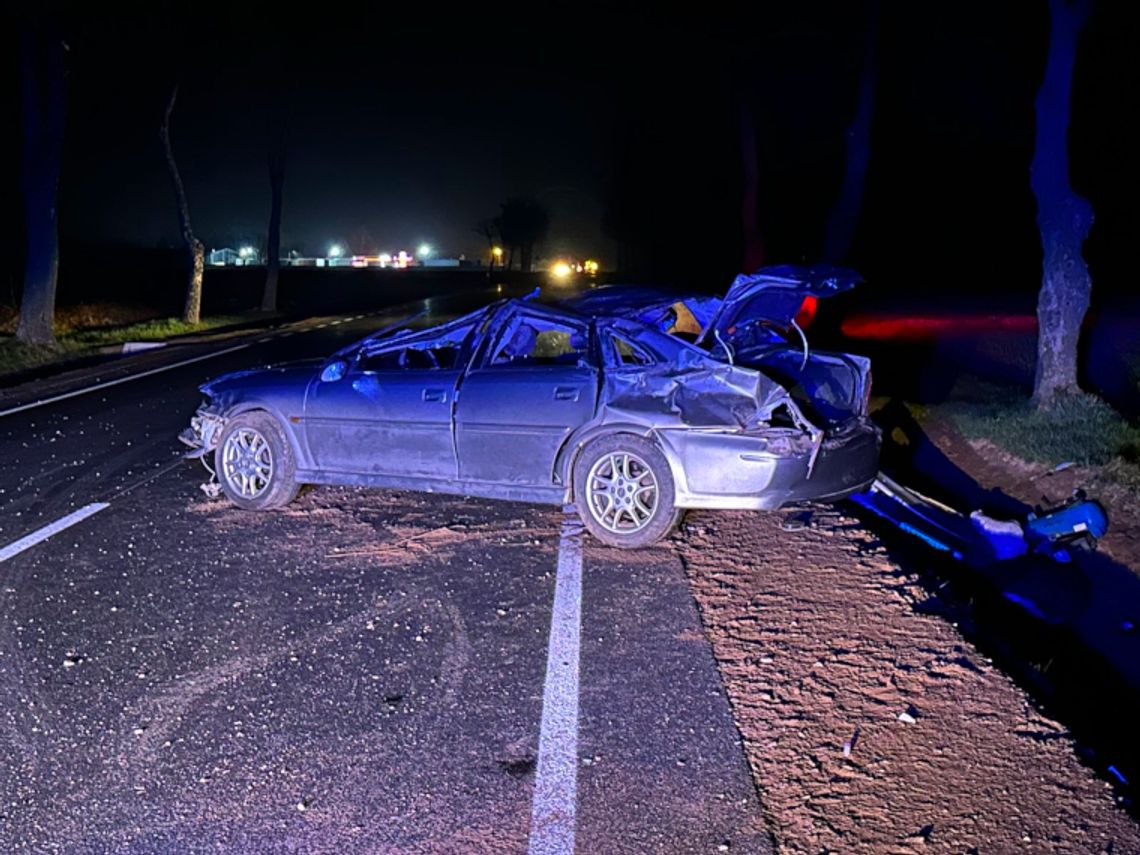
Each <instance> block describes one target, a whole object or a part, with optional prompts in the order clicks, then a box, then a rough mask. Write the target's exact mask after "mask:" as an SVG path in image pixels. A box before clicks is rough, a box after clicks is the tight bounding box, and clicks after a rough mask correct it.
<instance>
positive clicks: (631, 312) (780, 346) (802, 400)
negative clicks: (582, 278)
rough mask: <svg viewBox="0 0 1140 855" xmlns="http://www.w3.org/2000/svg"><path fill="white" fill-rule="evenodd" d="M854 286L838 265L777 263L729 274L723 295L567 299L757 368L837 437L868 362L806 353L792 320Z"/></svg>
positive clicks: (856, 417) (866, 384)
mask: <svg viewBox="0 0 1140 855" xmlns="http://www.w3.org/2000/svg"><path fill="white" fill-rule="evenodd" d="M860 281H861V277H860V276H859V274H857V273H855V272H854V271H851V270H845V269H843V268H838V267H830V266H826V265H817V266H814V267H804V266H796V265H780V266H775V267H764V268H761V269H760V270H758V271H756V272H755V273H753V274H749V275H741V276H738V277H736V280H735V281H734V282H733V283H732V285H731V287H730V288H729V289H728V292H727V293H726V294H725V295H724V297H723V298H720V297H712V296H707V295H677V294H674V293H670V292H669V291H666V290H662V289H656V288H652V287H645V286H620V285H619V286H608V287H604V288H599V289H597V290H594V291H591V292H587V293H586V294H583V295H581V296H580V297H578V298H575V299H574V300H571V301H569V302H570V305H571V306H572V307H573V308H574V309H576V310H577V311H580V312H584V313H586V314H597V315H616V316H619V317H626V318H630V319H633V320H637V321H640V322H641V323H644V324H647V325H648V326H651V327H654V328H656V329H658V330H660V331H661V332H667V333H671V334H673V335H676V336H679V337H682V338H686V339H688V340H690V341H695V342H696V343H697V344H698V345H699V346H700V347H702V348H704V349H705V350H706V351H708V352H709V353H710V354H711V355H712V356H714V357H715V358H717V359H719V360H721V361H723V362H729V363H731V364H734V365H743V366H745V367H748V368H753V369H755V370H757V371H760V372H762V373H763V374H765V375H766V376H768V377H769V378H771V379H772V380H774V381H776V382H777V383H779V384H780V385H781V386H783V387H784V388H785V389H786V390H787V391H788V393H789V394H790V395H791V397H792V399H793V400H794V401H795V402H796V404H797V405H798V406H799V407H800V409H801V410H802V411H803V413H804V415H805V416H807V417H808V418H809V419H811V421H812V422H813V423H814V424H816V425H818V426H819V427H821V428H823V429H825V430H827V431H828V432H830V433H837V432H842V430H843V428H844V426H846V425H849V424H852V423H855V422H858V421H860V420H862V419H863V418H864V417H865V416H866V415H867V405H868V400H869V397H870V390H871V363H870V360H868V359H866V358H864V357H861V356H855V355H853V354H848V353H830V352H826V351H815V350H812V348H811V346H810V343H809V341H808V338H807V335H806V333H805V332H804V331H803V329H801V328H800V327H799V325H798V324H797V323H796V315H797V313H798V312H799V311H800V309H801V307H802V306H803V305H804V301H805V300H806V299H808V298H811V299H816V300H818V299H822V298H826V297H830V296H833V295H835V294H841V293H843V292H845V291H848V290H850V289H851V288H854V287H855V285H856V284H858V283H859V282H860Z"/></svg>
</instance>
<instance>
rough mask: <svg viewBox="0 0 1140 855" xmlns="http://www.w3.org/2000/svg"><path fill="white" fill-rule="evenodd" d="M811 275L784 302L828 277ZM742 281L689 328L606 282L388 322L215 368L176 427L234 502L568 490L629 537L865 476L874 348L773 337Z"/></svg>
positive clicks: (604, 523) (600, 523)
mask: <svg viewBox="0 0 1140 855" xmlns="http://www.w3.org/2000/svg"><path fill="white" fill-rule="evenodd" d="M801 287H802V288H803V289H804V290H803V291H802V292H801V294H800V297H799V300H798V301H796V300H792V299H791V297H790V296H789V297H788V299H787V300H785V301H783V302H788V303H789V304H790V302H796V303H797V305H798V304H799V303H800V302H802V300H803V296H804V294H805V293H809V292H811V291H812V289H813V288H814V289H815V290H819V287H820V286H819V284H818V283H815V284H814V285H813V284H812V283H810V282H809V283H806V284H805V283H802V282H801ZM789 288H790V290H792V291H794V290H795V289H794V287H791V286H789ZM745 290H747V289H745ZM763 290H764V289H763V288H761V289H760V291H763ZM735 291H736V293H735V295H734V293H733V290H730V292H729V294H728V295H726V298H725V299H724V300H723V301H719V300H718V301H717V302H716V304H715V305H714V304H712V303H704V304H699V303H697V302H694V306H695V307H696V312H693V311H692V310H689V312H688V315H689V316H688V317H686V318H685V319H684V320H683V323H682V324H681V325H682V326H686V327H687V329H688V332H687V334H682V331H681V330H678V329H675V328H676V327H677V326H678V322H677V320H676V318H674V320H673V321H671V322H670V323H669V324H668V325H667V327H666V326H663V320H662V318H663V316H664V314H665V313H661V314H662V318H658V319H657V321H654V320H653V319H652V318H647V317H645V316H644V315H645V312H646V311H647V308H646V304H645V302H644V301H642V302H641V304H640V306H641V308H640V310H639V309H637V308H636V307H635V306H634V305H633V304H634V303H636V302H637V301H633V300H631V299H630V295H629V294H626V295H625V297H624V298H622V297H621V296H620V295H619V294H618V293H616V292H614V291H610V290H609V289H607V288H601V289H598V290H597V291H594V292H590V294H589V295H587V297H589V298H590V299H589V300H587V299H583V304H582V305H581V306H579V307H577V308H575V307H568V306H558V307H551V306H543V305H538V304H535V303H533V302H529V301H526V300H513V299H512V300H501V301H498V302H496V303H493V304H491V305H489V306H487V307H486V308H483V309H480V310H478V311H476V312H473V313H471V314H469V315H466V316H464V317H461V318H458V319H457V320H453V321H450V322H449V323H445V324H442V325H440V326H437V327H433V328H431V329H428V330H423V331H415V330H411V329H408V328H393V329H387V330H382V331H381V332H379V333H377V334H374V335H372V336H369V337H368V338H365V339H364V340H362V341H360V342H358V343H356V344H353V345H351V346H349V347H347V348H345V349H343V350H341V351H339V352H338V353H336V354H334V355H333V356H332V357H330V358H328V359H326V360H323V361H317V362H305V363H295V364H286V365H281V366H276V367H274V366H271V367H267V368H263V369H258V370H253V371H242V372H237V373H233V374H227V375H224V376H222V377H219V378H216V379H214V380H212V381H210V382H208V383H206V384H204V385H203V386H202V387H201V390H202V392H203V393H204V394H205V396H206V400H205V402H204V403H203V404H202V406H201V407H200V408H199V409H198V411H197V413H196V414H195V415H194V417H193V419H192V422H191V427H190V428H188V429H187V430H186V431H184V432H183V434H182V436H181V438H182V440H183V441H184V442H186V443H187V444H188V445H190V446H191V447H192V451H190V452H189V453H188V455H187V456H189V457H198V458H200V459H202V460H203V462H204V463H206V464H207V466H209V465H210V461H211V459H212V464H213V465H212V471H214V472H216V475H217V478H218V481H219V484H220V489H221V491H222V492H224V494H225V495H226V496H227V497H228V498H229V499H230V500H231V501H232V502H233V503H234V504H236V505H237V506H239V507H242V508H247V509H251V510H263V509H269V508H277V507H281V506H283V505H285V504H287V503H288V502H289V501H291V500H292V499H293V498H294V497H295V496H296V495H297V492H298V490H299V488H300V487H301V485H303V484H342V485H362V486H371V487H386V488H396V489H410V490H421V491H438V492H443V493H454V494H462V495H471V496H481V497H487V498H495V499H514V500H522V501H532V502H544V503H550V504H573V505H575V506H576V508H577V510H578V513H579V514H580V515H581V517H582V520H583V522H584V524H585V526H586V527H587V529H588V530H589V531H590V532H591V533H592V534H593V535H594V536H595V537H597V538H598V539H599V540H601V541H602V542H604V543H606V544H609V545H612V546H620V547H639V546H645V545H648V544H651V543H654V542H656V541H657V540H659V539H661V538H662V537H664V536H665V535H666V534H668V533H669V532H670V531H671V530H672V529H673V528H674V526H675V525H676V524H677V523H678V521H679V519H680V516H681V514H682V513H683V512H684V511H685V509H688V508H720V509H754V510H769V509H775V508H779V507H781V506H783V505H786V504H788V503H791V502H797V501H802V500H809V499H810V500H833V499H839V498H842V497H845V496H847V495H850V494H851V493H853V492H856V491H859V490H862V489H864V488H865V487H867V485H869V484H870V483H871V482H872V481H873V480H874V478H875V474H876V471H877V468H878V450H879V432H878V430H877V428H875V427H874V426H873V425H872V424H871V423H870V422H869V421H868V419H867V394H868V390H869V382H870V378H869V371H868V370H867V366H866V363H865V361H861V360H859V358H858V357H846V356H836V355H824V354H814V353H809V352H808V350H807V347H806V344H805V345H804V347H803V348H802V349H797V348H796V345H795V344H794V343H793V342H790V341H789V340H788V339H787V338H781V339H780V342H779V343H777V341H776V331H775V328H774V327H775V326H778V325H779V321H778V318H770V317H769V318H765V317H764V316H763V315H764V314H765V313H768V314H770V313H771V312H770V311H769V310H765V309H764V308H763V306H762V304H763V303H764V301H763V300H757V299H755V298H756V297H757V293H759V292H757V293H748V294H746V293H745V292H744V291H742V290H741V289H739V288H736V289H735ZM607 294H608V296H607ZM783 296H787V295H781V297H783ZM714 299H715V298H714ZM607 301H609V302H607ZM775 302H778V303H780V302H781V301H780V300H777V301H775ZM602 304H605V305H606V310H605V311H601V310H600V309H599V308H598V307H599V306H600V305H602ZM781 304H782V303H781ZM658 309H660V307H658ZM671 311H673V312H674V315H675V314H676V310H673V309H671ZM698 315H699V316H698ZM780 317H782V315H781V316H780ZM702 318H703V319H704V322H703V323H702V320H701V319H702ZM765 323H768V324H771V325H773V329H772V330H771V331H770V332H771V333H772V340H771V341H767V340H766V338H765V337H766V336H768V332H765V327H764V324H765ZM686 338H688V339H691V340H686ZM709 342H711V344H710V343H709ZM793 357H795V358H793ZM797 360H799V361H797Z"/></svg>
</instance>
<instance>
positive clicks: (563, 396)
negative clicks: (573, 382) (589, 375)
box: [554, 386, 581, 401]
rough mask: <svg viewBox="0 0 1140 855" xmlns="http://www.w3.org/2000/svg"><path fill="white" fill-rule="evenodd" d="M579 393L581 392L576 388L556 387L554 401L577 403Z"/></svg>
mask: <svg viewBox="0 0 1140 855" xmlns="http://www.w3.org/2000/svg"><path fill="white" fill-rule="evenodd" d="M580 392H581V390H580V389H579V388H578V387H577V386H556V387H555V389H554V400H556V401H577V400H578V395H579V393H580Z"/></svg>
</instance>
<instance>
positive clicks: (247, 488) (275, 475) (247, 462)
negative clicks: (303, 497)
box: [214, 411, 301, 511]
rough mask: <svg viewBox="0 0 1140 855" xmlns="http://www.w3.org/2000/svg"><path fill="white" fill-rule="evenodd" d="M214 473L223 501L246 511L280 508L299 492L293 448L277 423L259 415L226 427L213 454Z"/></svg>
mask: <svg viewBox="0 0 1140 855" xmlns="http://www.w3.org/2000/svg"><path fill="white" fill-rule="evenodd" d="M214 471H215V472H216V473H217V475H218V481H219V483H220V484H221V485H222V492H223V493H225V494H226V498H228V499H229V500H230V501H231V502H233V503H234V504H235V505H237V506H238V507H239V508H242V509H243V510H247V511H270V510H274V509H276V508H283V507H285V506H286V505H287V504H289V503H290V502H291V501H293V499H295V498H296V497H297V493H298V491H299V490H300V489H301V485H300V484H298V483H297V482H296V480H295V479H294V475H295V473H296V471H297V463H296V459H295V457H294V455H293V447H292V446H291V445H290V444H289V440H288V439H287V438H286V437H285V431H283V430H282V429H281V425H280V424H278V423H277V419H275V418H273V416H271V415H269V413H266V412H262V411H255V412H249V413H242V414H240V415H237V416H234V417H233V418H232V419H230V420H229V421H228V422H227V423H226V426H225V428H224V429H223V430H222V436H221V439H220V440H219V441H218V447H217V448H216V449H215V450H214Z"/></svg>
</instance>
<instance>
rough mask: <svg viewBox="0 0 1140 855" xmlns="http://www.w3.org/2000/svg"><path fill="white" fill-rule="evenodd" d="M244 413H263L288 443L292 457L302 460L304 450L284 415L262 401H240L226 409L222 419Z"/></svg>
mask: <svg viewBox="0 0 1140 855" xmlns="http://www.w3.org/2000/svg"><path fill="white" fill-rule="evenodd" d="M246 413H265V414H266V415H267V416H269V417H270V418H272V419H273V421H275V422H276V423H277V427H278V428H279V429H280V430H281V434H282V435H283V436H284V437H285V441H286V442H288V443H289V445H290V446H291V447H292V450H293V457H294V459H296V460H297V461H298V463H299V462H300V461H301V460H302V459H304V458H303V452H304V449H302V447H301V442H300V438H299V437H298V436H297V434H296V432H295V431H294V430H293V426H292V425H291V424H290V423H289V420H288V419H287V418H286V417H285V415H284V414H283V413H281V412H279V411H278V410H277V409H276V408H274V407H271V406H268V405H267V404H265V403H264V402H262V401H241V402H239V403H237V404H234V405H233V406H232V407H230V408H229V409H227V410H226V411H225V413H224V414H223V418H225V419H226V420H227V421H228V420H229V419H232V418H235V417H237V416H243V415H245V414H246Z"/></svg>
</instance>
